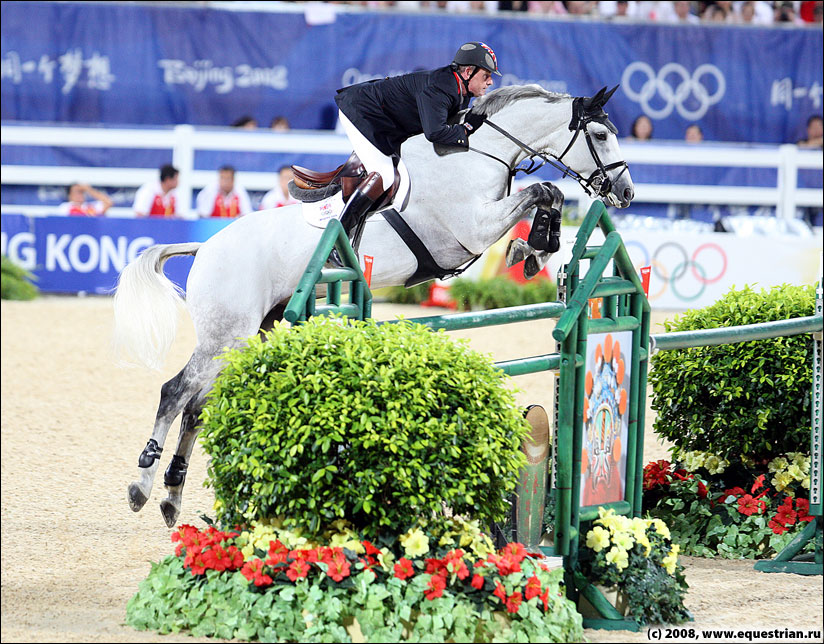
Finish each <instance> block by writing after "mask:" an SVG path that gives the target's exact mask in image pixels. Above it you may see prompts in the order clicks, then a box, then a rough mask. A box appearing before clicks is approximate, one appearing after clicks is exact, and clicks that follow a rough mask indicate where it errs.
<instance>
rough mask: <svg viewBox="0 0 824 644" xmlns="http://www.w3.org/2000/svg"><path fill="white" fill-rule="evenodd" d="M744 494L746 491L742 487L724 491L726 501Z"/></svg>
mask: <svg viewBox="0 0 824 644" xmlns="http://www.w3.org/2000/svg"><path fill="white" fill-rule="evenodd" d="M742 494H744V490H743V489H741V488H740V487H734V488H730V489H729V490H724V498H725V499H726V498H727V497H728V496H736V497H737V496H741V495H742Z"/></svg>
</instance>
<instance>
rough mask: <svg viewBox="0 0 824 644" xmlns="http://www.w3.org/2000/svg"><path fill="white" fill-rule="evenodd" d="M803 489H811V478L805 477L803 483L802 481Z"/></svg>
mask: <svg viewBox="0 0 824 644" xmlns="http://www.w3.org/2000/svg"><path fill="white" fill-rule="evenodd" d="M801 487H803V488H805V489H807V490H809V489H810V477H809V476H805V477H804V480H803V481H801Z"/></svg>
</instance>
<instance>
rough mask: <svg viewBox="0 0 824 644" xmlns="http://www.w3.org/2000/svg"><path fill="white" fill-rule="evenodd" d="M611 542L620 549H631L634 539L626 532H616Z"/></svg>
mask: <svg viewBox="0 0 824 644" xmlns="http://www.w3.org/2000/svg"><path fill="white" fill-rule="evenodd" d="M612 543H614V544H615V545H616V546H618V547H619V548H621V549H622V550H632V546H633V545H634V544H635V540H634V539H633V538H632V535H631V534H630V533H628V532H618V533H617V534H616V535H615V536H614V537H612Z"/></svg>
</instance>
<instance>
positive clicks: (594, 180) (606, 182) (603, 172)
mask: <svg viewBox="0 0 824 644" xmlns="http://www.w3.org/2000/svg"><path fill="white" fill-rule="evenodd" d="M585 100H586V99H583V98H575V99H573V101H572V120H571V121H570V123H569V129H570V130H571V131H574V134H573V135H572V138H571V139H570V140H569V143H568V144H567V146H566V149H565V150H564V151H563V152H562V153H561V154H560V155H557V156H556V155H555V154H553V153H552V152H541V151H538V150H534V149H532V148H531V147H530V146H528V145H527V144H526V143H524V142H523V141H521V140H520V139H518V138H516V137H514V136H513V135H512V134H510V133H509V132H507V131H506V130H504V129H503V128H502V127H500V126H499V125H496V124H495V123H493V122H492V121H490V120H489V119H486V121H485V123H486V124H487V125H489V126H490V127H491V128H492V129H494V130H496V131H498V132H500V133H501V134H502V135H504V136H505V137H506V138H508V139H509V140H510V141H512V142H513V143H515V145H517V146H518V147H519V148H521V150H523V151H524V152H526V153H527V155H528V156H527V157H526V159H524V160H522V161H521V162H520V163H518V164H517V165H514V166H513V165H512V164H509V163H507V162H506V161H504V160H503V159H500V158H498V157H496V156H495V155H492V154H489V153H488V152H484V151H483V150H478V149H477V148H473V147H472V146H470V147H469V149H470V150H472V151H473V152H477V153H478V154H483V155H484V156H487V157H489V158H491V159H495V160H496V161H498V162H500V163H502V164H503V165H505V166H506V168H507V169H508V170H509V179H508V180H507V188H506V193H507V196H508V195H509V194H510V191H511V188H512V179H514V178H515V177H516V175H517V174H518V173H519V172H523V173H524V174H527V175H529V174H532V173H534V172H537V171H538V170H539V169H541V168H542V167H544V166H545V165H550V166H552V167H554V168H556V169H557V170H560V171H561V172H562V173H563V176H562V178H565V177H572V178H573V179H574V180H575V181H577V182H578V183H579V184H580V185H581V187H582V188H583V189H584V192H586V193H587V194H588V195H590V196H591V197H601V198H608V199H609V198H610V192H611V191H612V185H613V183H614V181H617V180H618V179H619V178H620V177H621V175H623V174H624V172H626V171H627V170H628V169H629V168H628V166H627V162H626V161H623V160H622V161H616V162H614V163H610V164H608V165H604V163H603V162H602V161H601V158H600V157H599V156H598V151H597V150H596V149H595V145H594V143H593V142H592V137H591V136H590V134H589V131H588V130H587V125H589V124H590V123H592V122H597V123H602V124H604V125H607V122H608V115H607V113H606V112H604V110H603V109H602V108H601V107H597V108H593V107H591V106H587V105H585V104H584V101H585ZM607 127H609V126H607ZM581 132H583V133H584V136H585V137H586V141H587V147H588V148H589V152H590V154H591V155H592V160H593V161H595V165H596V168H595V170H594V171H593V172H592V174H590V175H589V177H584V176H583V175H581V174H580V173H578V172H577V171H576V170H573V169H572V168H570V167H569V166H568V165H567V164H566V163H564V161H563V159H564V157H565V156H566V154H567V152H569V151H570V149H572V146H573V145H574V144H575V141H576V140H577V139H578V135H580V134H581ZM539 159H540V161H539ZM524 163H527V165H526V166H525V167H522V164H524ZM615 168H622V170H621V171H620V172H619V173H618V175H617V176H616V177H615V179H614V180H613V179H610V177H609V171H610V170H614V169H615Z"/></svg>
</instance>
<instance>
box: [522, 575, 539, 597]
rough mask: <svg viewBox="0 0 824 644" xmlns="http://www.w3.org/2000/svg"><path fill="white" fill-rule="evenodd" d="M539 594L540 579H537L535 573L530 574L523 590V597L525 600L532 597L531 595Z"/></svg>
mask: <svg viewBox="0 0 824 644" xmlns="http://www.w3.org/2000/svg"><path fill="white" fill-rule="evenodd" d="M540 594H541V580H540V579H538V576H537V575H532V577H530V578H529V579H528V580H527V582H526V588H525V590H524V597H525V598H526V600H527V601H529V600H530V599H532V598H533V597H537V596H539V595H540Z"/></svg>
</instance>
